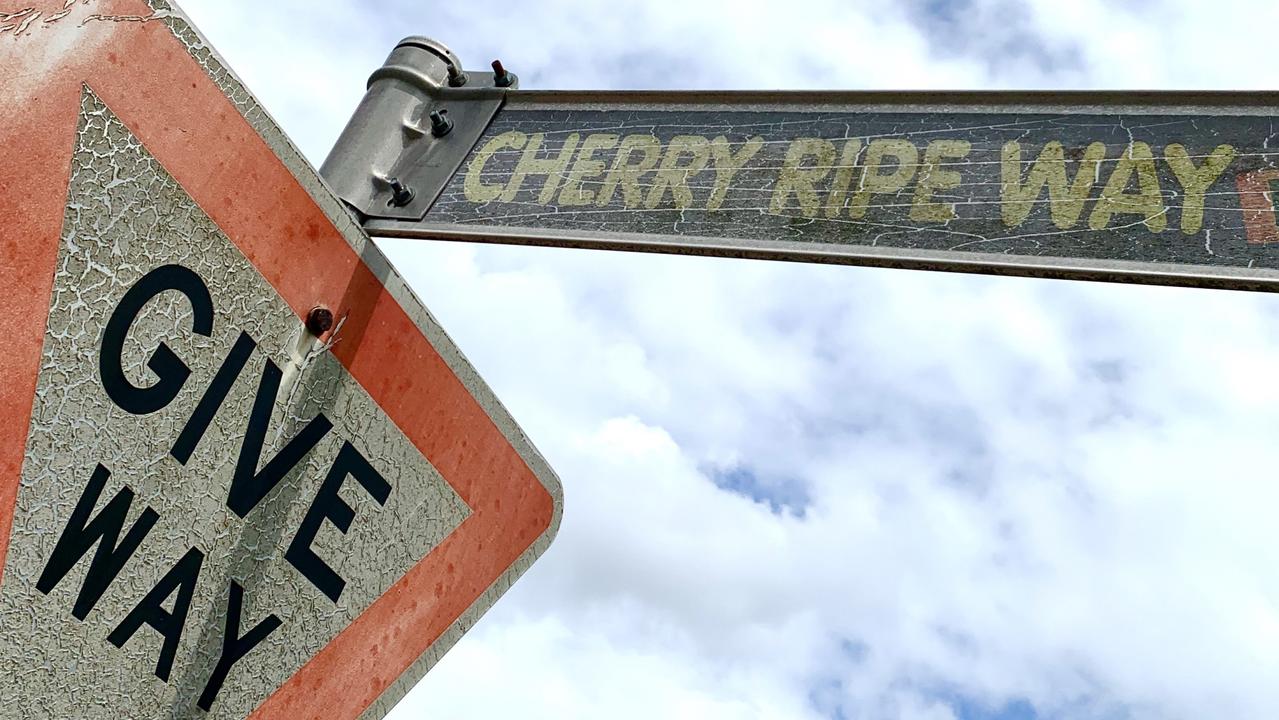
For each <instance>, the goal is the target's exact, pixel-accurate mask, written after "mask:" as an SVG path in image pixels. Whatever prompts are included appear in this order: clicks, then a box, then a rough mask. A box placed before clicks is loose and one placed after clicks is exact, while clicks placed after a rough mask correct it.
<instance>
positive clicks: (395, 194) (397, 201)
mask: <svg viewBox="0 0 1279 720" xmlns="http://www.w3.org/2000/svg"><path fill="white" fill-rule="evenodd" d="M386 182H387V184H389V185H390V186H391V202H389V203H387V205H393V206H395V207H404V206H405V205H408V204H409V203H411V202H413V188H411V187H409V186H408V185H405V184H404V183H402V182H400V179H399V178H387V179H386Z"/></svg>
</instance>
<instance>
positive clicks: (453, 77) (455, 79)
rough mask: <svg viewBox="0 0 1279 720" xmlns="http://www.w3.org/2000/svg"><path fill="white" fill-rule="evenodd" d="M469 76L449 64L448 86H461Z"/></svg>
mask: <svg viewBox="0 0 1279 720" xmlns="http://www.w3.org/2000/svg"><path fill="white" fill-rule="evenodd" d="M469 79H470V78H468V77H466V73H464V72H462V69H461V68H459V67H458V66H456V65H449V87H462V86H463V85H465V84H466V81H467V80H469Z"/></svg>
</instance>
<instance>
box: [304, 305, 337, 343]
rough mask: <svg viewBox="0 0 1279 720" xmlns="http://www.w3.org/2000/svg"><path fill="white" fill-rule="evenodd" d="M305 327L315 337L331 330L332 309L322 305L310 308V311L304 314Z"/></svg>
mask: <svg viewBox="0 0 1279 720" xmlns="http://www.w3.org/2000/svg"><path fill="white" fill-rule="evenodd" d="M306 329H307V331H308V332H310V333H311V334H312V335H315V336H316V337H319V336H321V335H323V334H324V333H326V332H328V331H330V330H332V329H333V311H332V310H330V309H328V308H326V307H324V306H323V305H317V306H315V307H313V308H311V311H310V312H308V313H307V314H306Z"/></svg>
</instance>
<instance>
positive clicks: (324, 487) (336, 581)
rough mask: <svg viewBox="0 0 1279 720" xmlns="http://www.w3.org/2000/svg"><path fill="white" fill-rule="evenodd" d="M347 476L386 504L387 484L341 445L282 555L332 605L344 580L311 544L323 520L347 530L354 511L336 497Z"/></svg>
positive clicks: (347, 446)
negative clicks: (330, 601) (316, 552)
mask: <svg viewBox="0 0 1279 720" xmlns="http://www.w3.org/2000/svg"><path fill="white" fill-rule="evenodd" d="M347 476H351V477H354V478H355V479H356V481H357V482H359V483H360V485H362V486H364V489H365V491H367V492H368V493H369V495H370V496H372V497H373V499H374V500H377V502H378V504H379V505H385V504H386V499H387V498H388V497H390V495H391V485H390V483H388V482H387V481H386V478H384V477H382V476H381V474H379V473H378V471H377V470H374V469H373V466H372V465H370V464H369V461H368V460H365V459H364V456H363V455H360V452H359V451H358V450H356V449H355V448H354V447H353V446H352V445H351V443H349V442H343V443H342V449H341V450H339V451H338V456H337V458H335V459H334V460H333V466H332V467H330V468H329V473H328V475H326V476H325V477H324V482H323V483H321V484H320V491H319V492H318V493H316V495H315V500H314V501H312V502H311V507H310V508H309V509H308V510H307V511H306V516H305V517H303V518H302V524H301V525H300V526H299V527H298V532H297V534H296V535H294V536H293V542H291V543H289V549H288V550H287V551H286V552H285V553H284V558H285V559H286V560H288V561H289V564H291V565H293V567H294V568H296V569H297V571H298V572H300V573H302V576H303V577H305V578H306V579H307V580H310V581H311V584H312V585H314V586H315V587H317V588H319V590H320V592H322V593H324V594H325V595H326V596H328V598H329V599H330V600H332V601H333V602H335V603H336V602H337V601H338V598H340V597H342V589H343V588H345V587H346V581H345V580H343V579H342V578H341V577H340V576H339V575H338V574H337V573H336V572H334V570H333V568H331V567H329V566H328V564H327V563H325V562H324V560H322V559H320V556H318V555H316V554H315V551H314V550H312V549H311V544H312V543H313V542H315V536H316V534H317V533H319V531H320V526H321V524H323V523H324V521H325V520H328V521H329V522H331V523H333V525H334V526H335V527H337V529H338V531H339V532H341V533H342V534H344V535H345V534H346V531H347V530H350V529H351V521H352V520H354V519H355V510H353V509H351V506H350V505H347V504H346V501H345V500H343V499H342V498H341V497H340V496H339V495H338V490H340V489H341V488H342V484H343V483H345V482H346V478H347Z"/></svg>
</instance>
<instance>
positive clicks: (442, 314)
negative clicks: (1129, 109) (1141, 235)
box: [183, 0, 1279, 720]
mask: <svg viewBox="0 0 1279 720" xmlns="http://www.w3.org/2000/svg"><path fill="white" fill-rule="evenodd" d="M183 6H184V8H185V9H187V10H188V12H189V13H190V14H191V15H192V17H193V18H194V20H195V22H196V24H197V25H198V26H199V27H200V28H201V29H202V30H204V31H205V33H206V34H207V35H208V37H209V39H210V41H211V42H212V43H213V45H214V46H215V47H216V48H217V49H218V50H220V51H221V52H222V53H223V55H224V56H225V57H226V58H227V60H228V62H229V64H230V65H231V67H232V68H234V69H235V70H236V71H237V72H238V73H239V74H240V75H241V77H242V78H243V79H244V80H245V82H246V84H247V85H248V86H249V87H250V88H251V89H253V90H254V91H255V92H256V93H257V94H258V96H259V98H260V99H261V100H262V102H263V104H264V105H265V106H266V108H267V109H268V110H269V111H270V112H271V113H272V114H273V115H274V116H275V117H276V119H277V120H278V121H279V122H280V124H281V125H282V126H283V127H284V128H285V130H286V131H287V132H288V133H289V134H290V135H291V136H292V137H293V138H294V140H295V141H296V142H297V143H298V144H299V146H300V147H301V148H302V149H303V151H304V152H305V153H307V154H308V156H309V157H310V158H311V159H312V160H313V161H314V162H315V163H316V164H318V163H319V162H320V161H321V160H322V159H323V157H324V155H325V153H326V151H327V149H328V148H329V147H330V146H331V144H332V142H333V140H334V139H335V138H336V136H337V133H338V132H339V131H340V130H341V128H342V126H343V125H344V123H345V122H346V120H347V118H348V117H349V113H350V111H351V110H352V109H353V108H354V107H355V105H356V103H357V102H358V100H359V98H360V95H361V93H362V90H363V87H364V81H365V79H366V77H367V75H368V73H370V72H371V71H372V70H373V69H374V68H376V67H377V66H378V65H379V64H380V63H381V62H382V60H383V58H384V57H385V55H386V53H387V52H388V51H389V50H390V48H391V47H392V46H393V45H394V43H395V42H396V41H397V40H398V39H399V38H401V37H403V36H405V35H409V34H425V35H429V36H433V37H435V38H437V39H439V40H442V41H444V42H445V43H447V44H449V45H450V46H451V47H452V48H453V49H454V50H455V51H456V52H457V53H458V54H459V55H460V56H461V57H462V58H463V60H464V62H466V63H467V64H468V65H469V66H471V67H484V66H486V65H487V63H488V62H489V61H490V60H492V59H493V58H494V57H501V58H502V59H503V60H504V61H505V62H506V64H507V66H508V67H510V68H511V69H513V70H514V71H515V72H518V73H519V74H520V76H521V79H522V82H523V84H524V87H534V88H601V89H610V88H629V87H685V88H752V87H753V88H784V87H789V88H1018V87H1025V88H1030V87H1035V88H1089V87H1108V88H1145V87H1153V88H1205V89H1207V88H1262V87H1266V86H1273V84H1274V75H1273V60H1272V58H1271V56H1270V48H1271V46H1272V40H1271V39H1270V38H1269V36H1270V34H1272V31H1273V28H1274V27H1275V26H1276V24H1277V23H1279V6H1275V5H1274V4H1272V3H1265V2H1252V1H1247V2H1245V1H1243V0H1238V1H1229V2H1225V1H1223V2H1218V3H1210V4H1209V3H1201V2H1198V1H1197V0H1113V1H1106V0H1077V1H1075V2H1065V3H1063V2H1060V1H1059V0H1058V1H1051V0H1025V1H1024V2H1011V1H1009V0H968V1H966V2H955V3H944V4H942V3H937V2H928V1H921V2H891V1H890V0H867V1H865V2H846V1H843V0H809V1H803V2H801V1H797V2H792V3H787V4H785V5H784V6H779V5H777V4H776V3H765V2H762V1H759V0H739V1H738V2H729V1H728V0H722V1H720V0H708V1H705V2H701V1H696V0H684V1H681V2H665V1H661V2H658V1H653V2H645V3H590V2H583V1H577V0H549V1H547V2H539V3H512V2H509V0H508V1H507V2H504V3H497V2H468V3H453V4H437V3H428V4H423V3H416V2H407V1H405V2H389V3H379V4H372V3H360V2H354V1H338V0H330V1H327V2H306V3H303V2H300V1H296V2H295V1H293V0H282V1H281V2H274V3H265V4H264V3H248V2H215V1H214V0H201V1H200V2H187V3H184V5H183ZM381 246H382V248H383V249H384V250H385V251H386V252H387V253H388V254H389V255H390V257H391V258H392V260H393V261H394V262H395V263H396V265H397V267H399V269H400V270H401V272H402V273H403V274H404V275H405V276H406V278H407V279H408V280H409V281H410V283H411V284H412V285H413V287H414V289H415V290H416V292H417V293H418V294H419V296H420V297H422V298H423V300H424V301H425V303H426V304H427V306H428V307H430V308H431V310H432V311H433V312H434V313H435V314H436V315H437V316H438V317H439V318H440V320H441V322H442V323H443V324H444V326H445V328H446V329H447V330H448V331H449V333H450V334H451V335H452V336H453V337H454V339H455V340H456V341H457V342H458V344H459V345H460V346H461V348H462V350H463V351H464V352H465V353H466V354H467V355H468V357H469V358H470V359H471V360H472V362H474V363H475V365H476V366H477V367H478V368H479V370H480V372H481V373H482V374H483V375H484V377H485V378H486V379H487V380H488V381H489V382H490V384H491V385H492V386H493V387H494V389H495V390H496V391H497V393H498V395H499V397H501V398H502V400H503V401H504V403H505V404H506V405H507V406H508V407H509V408H510V409H511V411H512V413H513V414H514V415H515V417H516V418H517V419H518V420H519V421H520V423H521V424H522V425H523V427H524V428H525V429H526V430H527V431H528V433H529V435H530V436H531V437H532V438H533V440H534V441H535V443H537V445H538V446H539V447H540V448H541V450H542V451H543V453H544V454H546V456H547V457H548V459H549V460H550V461H551V463H552V465H553V466H554V467H555V468H556V469H557V471H558V472H559V473H560V475H561V477H562V479H563V483H564V494H565V515H564V521H563V527H562V530H561V533H560V537H559V539H558V540H557V541H556V543H555V545H554V546H553V547H552V548H551V550H550V551H548V552H547V554H546V556H545V557H544V558H543V559H542V560H541V561H539V563H538V564H537V565H536V566H535V567H534V568H533V570H531V571H530V572H529V573H528V575H527V576H526V577H525V578H524V579H523V580H521V581H520V582H519V583H518V584H517V586H516V587H515V588H514V589H513V590H512V591H511V592H510V593H509V594H508V595H507V596H506V597H505V598H504V599H503V600H502V601H501V602H499V603H498V605H497V607H496V608H495V609H494V610H493V611H492V612H491V613H490V614H489V615H488V616H486V618H485V619H484V620H482V621H481V622H480V623H479V625H477V627H476V628H475V629H474V630H473V631H472V632H471V633H470V634H468V635H467V637H466V638H464V639H463V641H462V642H461V643H459V644H458V646H457V647H455V648H454V649H453V650H452V651H450V653H449V654H448V655H447V656H446V657H445V658H444V659H443V660H442V661H441V662H440V664H439V665H438V666H437V667H436V669H435V670H433V671H432V672H431V674H430V675H428V676H427V678H426V679H425V680H424V681H423V682H422V683H421V684H420V685H419V686H418V687H417V688H416V689H415V690H414V691H413V692H412V693H411V694H410V695H409V696H408V697H407V698H406V699H405V701H404V702H403V703H402V704H401V706H400V707H398V708H397V709H396V710H395V711H394V712H393V714H392V715H391V717H392V718H394V720H406V719H408V718H418V717H435V718H438V717H447V718H488V717H505V716H510V715H516V714H518V715H519V716H521V717H526V718H557V719H562V718H578V717H581V718H602V717H607V718H610V720H613V719H615V718H651V717H671V718H685V717H687V718H698V719H699V720H709V719H719V718H726V719H727V718H733V719H736V718H799V719H808V718H847V719H848V720H853V719H857V720H877V719H879V718H908V719H918V720H1028V719H1030V718H1036V719H1038V718H1081V719H1084V718H1086V719H1101V718H1106V719H1109V718H1128V717H1131V718H1158V719H1161V720H1162V719H1165V718H1166V719H1172V718H1202V717H1230V718H1232V719H1233V720H1247V719H1248V718H1273V717H1276V716H1279V694H1277V693H1275V691H1274V678H1276V677H1279V564H1276V563H1275V562H1274V561H1273V550H1272V548H1274V547H1275V546H1276V544H1277V543H1279V526H1276V525H1275V523H1274V522H1273V518H1272V516H1273V508H1275V507H1279V484H1276V483H1275V482H1274V481H1273V479H1272V477H1271V473H1270V472H1269V470H1268V469H1269V468H1273V467H1275V466H1276V465H1279V462H1277V461H1279V443H1275V442H1274V433H1275V431H1276V429H1277V428H1279V383H1276V382H1275V377H1276V373H1275V368H1276V367H1279V303H1277V302H1276V301H1275V300H1274V299H1273V298H1270V297H1265V296H1257V295H1248V294H1242V293H1227V292H1209V291H1188V290H1176V289H1167V288H1140V287H1123V286H1101V285H1096V284H1086V283H1065V282H1052V281H1030V280H1017V279H1000V278H984V277H960V276H951V275H937V274H929V273H909V272H895V271H881V270H869V269H860V268H834V267H817V266H800V265H788V264H768V263H761V262H745V261H728V260H711V259H699V258H678V257H657V256H639V255H627V254H604V253H597V254H592V253H590V252H586V251H564V250H547V249H533V248H501V247H492V246H488V247H478V246H467V245H458V244H446V243H426V242H417V243H412V242H404V241H400V242H384V243H381Z"/></svg>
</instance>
